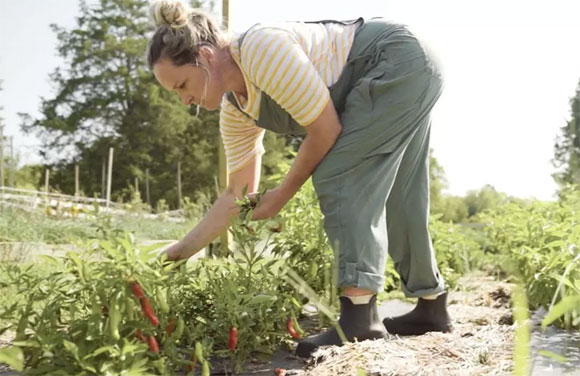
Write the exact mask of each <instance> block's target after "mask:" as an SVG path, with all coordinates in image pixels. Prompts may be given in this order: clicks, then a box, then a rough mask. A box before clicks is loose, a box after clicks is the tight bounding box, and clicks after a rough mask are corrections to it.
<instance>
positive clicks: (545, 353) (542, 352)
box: [538, 350, 568, 363]
mask: <svg viewBox="0 0 580 376" xmlns="http://www.w3.org/2000/svg"><path fill="white" fill-rule="evenodd" d="M538 354H540V355H542V356H546V357H548V358H552V359H554V360H557V361H558V362H560V363H567V362H568V358H566V357H565V356H563V355H560V354H556V353H553V352H551V351H548V350H540V351H538Z"/></svg>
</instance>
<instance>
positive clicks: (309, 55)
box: [220, 22, 356, 173]
mask: <svg viewBox="0 0 580 376" xmlns="http://www.w3.org/2000/svg"><path fill="white" fill-rule="evenodd" d="M355 30H356V25H354V24H353V25H346V26H345V25H342V24H338V23H325V24H322V23H301V22H288V23H276V24H275V25H267V24H259V25H256V26H254V27H252V28H251V29H250V30H249V31H248V32H247V33H246V36H245V38H244V40H243V42H242V45H241V48H240V47H239V46H238V43H237V41H234V42H233V43H232V46H231V48H230V50H231V53H232V57H233V58H234V60H235V61H236V63H237V64H238V66H239V67H240V70H241V71H242V74H243V76H244V81H245V83H246V88H247V94H248V98H247V99H246V100H244V99H243V98H239V97H236V99H237V101H238V104H239V106H240V108H242V110H243V112H242V111H240V110H238V109H237V108H236V106H234V105H233V104H232V103H230V102H229V100H228V99H227V97H226V96H224V98H223V100H222V106H221V112H220V132H221V136H222V139H223V142H224V147H225V151H226V159H227V164H228V172H229V173H232V172H236V171H238V170H240V169H241V168H242V167H244V166H245V165H246V164H247V163H248V162H249V161H250V160H252V159H253V158H254V156H255V155H257V154H262V153H264V148H263V146H262V138H263V137H264V129H262V128H259V127H258V126H257V125H256V120H258V117H259V114H260V99H261V95H262V93H261V92H262V90H263V91H264V92H265V93H266V94H268V95H269V96H270V97H271V98H272V99H273V100H275V101H276V102H277V103H278V104H279V105H280V106H281V107H282V108H284V109H285V110H286V111H287V112H288V113H289V114H290V115H291V116H292V118H294V120H295V121H296V122H297V123H298V124H300V125H303V126H307V125H309V124H311V123H312V122H313V121H314V120H316V118H317V117H318V116H319V115H320V113H321V112H322V110H323V109H324V107H325V106H326V104H327V103H328V100H329V99H330V93H329V91H328V87H330V86H332V85H333V84H334V83H335V82H336V81H337V80H338V77H339V76H340V74H341V73H342V69H343V68H344V65H345V64H346V60H347V57H348V53H349V52H350V48H351V46H352V41H353V39H354V33H355ZM246 114H247V115H246ZM248 115H249V116H248Z"/></svg>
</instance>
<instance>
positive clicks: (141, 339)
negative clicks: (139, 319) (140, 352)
mask: <svg viewBox="0 0 580 376" xmlns="http://www.w3.org/2000/svg"><path fill="white" fill-rule="evenodd" d="M135 338H137V339H138V340H139V341H141V342H145V343H147V339H146V338H145V336H144V335H143V332H141V329H137V331H136V332H135Z"/></svg>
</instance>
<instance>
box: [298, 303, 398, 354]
mask: <svg viewBox="0 0 580 376" xmlns="http://www.w3.org/2000/svg"><path fill="white" fill-rule="evenodd" d="M377 311H378V310H377V295H376V294H375V295H373V297H372V298H371V300H370V301H369V303H367V304H353V303H352V301H351V300H350V299H349V298H347V297H345V296H341V297H340V318H339V319H338V323H339V325H340V327H341V328H342V331H343V332H344V335H345V337H346V339H347V340H348V341H349V342H353V341H354V339H355V338H357V340H358V341H365V340H367V339H379V338H384V337H385V336H386V335H387V331H386V330H385V327H384V326H383V325H382V323H381V320H380V319H379V314H378V312H377ZM327 345H336V346H342V341H341V340H340V337H339V336H338V333H337V332H336V329H335V328H334V327H332V328H330V329H328V330H327V331H326V332H324V333H320V334H317V335H314V336H311V337H308V338H305V339H303V340H301V341H299V342H298V347H297V348H296V355H298V356H300V357H304V358H306V357H309V356H310V355H311V354H312V353H313V352H314V350H316V349H317V348H318V347H320V346H327Z"/></svg>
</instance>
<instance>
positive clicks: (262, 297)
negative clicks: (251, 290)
mask: <svg viewBox="0 0 580 376" xmlns="http://www.w3.org/2000/svg"><path fill="white" fill-rule="evenodd" d="M276 299H277V297H276V296H275V295H266V294H258V295H256V296H254V297H253V298H252V300H250V303H249V304H250V305H254V304H261V303H268V302H275V301H276Z"/></svg>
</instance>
